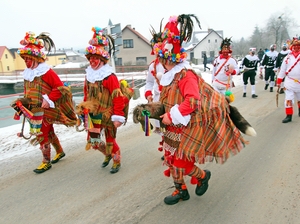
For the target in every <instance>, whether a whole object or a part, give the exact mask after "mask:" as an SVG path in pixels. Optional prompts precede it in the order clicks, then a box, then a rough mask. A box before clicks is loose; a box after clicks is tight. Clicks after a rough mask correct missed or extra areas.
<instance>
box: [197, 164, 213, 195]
mask: <svg viewBox="0 0 300 224" xmlns="http://www.w3.org/2000/svg"><path fill="white" fill-rule="evenodd" d="M204 172H205V177H204V179H199V181H198V184H197V187H196V190H195V193H196V195H198V196H201V195H204V194H205V192H206V191H207V189H208V181H209V179H210V176H211V173H210V171H209V170H204Z"/></svg>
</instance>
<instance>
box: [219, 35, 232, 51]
mask: <svg viewBox="0 0 300 224" xmlns="http://www.w3.org/2000/svg"><path fill="white" fill-rule="evenodd" d="M231 42H232V41H231V37H230V38H227V37H226V38H225V39H223V40H222V43H221V45H220V51H219V53H220V54H222V52H223V51H225V50H227V51H228V53H229V54H231V53H232V49H231Z"/></svg>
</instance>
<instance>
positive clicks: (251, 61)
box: [240, 47, 260, 98]
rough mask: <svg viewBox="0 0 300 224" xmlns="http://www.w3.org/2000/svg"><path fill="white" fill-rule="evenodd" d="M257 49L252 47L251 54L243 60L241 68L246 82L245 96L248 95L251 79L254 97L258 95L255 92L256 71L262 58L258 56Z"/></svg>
mask: <svg viewBox="0 0 300 224" xmlns="http://www.w3.org/2000/svg"><path fill="white" fill-rule="evenodd" d="M255 51H256V49H255V48H253V47H252V48H250V49H249V54H247V55H246V57H244V58H243V60H242V62H241V68H240V70H241V71H243V82H244V87H243V97H246V95H247V85H248V80H249V81H250V85H251V96H252V98H256V97H258V96H257V95H256V94H255V76H256V71H257V65H258V63H259V61H260V60H259V58H258V57H257V55H256V54H255Z"/></svg>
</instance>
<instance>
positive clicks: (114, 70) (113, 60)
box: [106, 20, 116, 73]
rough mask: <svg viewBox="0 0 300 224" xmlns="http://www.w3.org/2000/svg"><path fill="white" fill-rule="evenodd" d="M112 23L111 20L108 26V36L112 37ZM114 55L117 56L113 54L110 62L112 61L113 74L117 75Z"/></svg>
mask: <svg viewBox="0 0 300 224" xmlns="http://www.w3.org/2000/svg"><path fill="white" fill-rule="evenodd" d="M111 25H112V24H111V21H110V20H109V22H108V25H107V29H106V30H107V34H108V35H111V31H110V29H111ZM114 54H115V52H113V53H112V55H111V57H110V59H111V60H110V61H111V67H112V68H113V72H114V73H115V72H116V65H115V57H114Z"/></svg>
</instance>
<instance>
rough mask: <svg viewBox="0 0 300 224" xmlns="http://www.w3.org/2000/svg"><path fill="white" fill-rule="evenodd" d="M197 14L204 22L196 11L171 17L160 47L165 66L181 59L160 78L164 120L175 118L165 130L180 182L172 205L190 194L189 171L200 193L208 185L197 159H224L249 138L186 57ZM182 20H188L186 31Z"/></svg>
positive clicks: (166, 145)
mask: <svg viewBox="0 0 300 224" xmlns="http://www.w3.org/2000/svg"><path fill="white" fill-rule="evenodd" d="M191 17H194V18H195V19H196V21H197V23H198V25H199V26H200V23H199V21H198V19H197V17H195V16H194V15H180V16H178V17H177V16H174V17H170V20H169V22H168V23H167V25H166V26H165V30H164V32H163V35H162V36H163V37H164V38H163V39H164V41H163V43H162V44H161V45H157V46H155V47H154V49H155V51H157V52H158V53H157V56H158V57H159V59H160V61H161V63H162V64H163V65H164V66H166V65H167V64H169V63H170V64H171V65H175V66H173V67H172V69H170V70H169V71H167V72H166V73H165V74H164V75H163V76H162V78H161V82H160V84H161V85H162V86H163V88H162V91H161V94H160V102H161V103H162V104H163V105H164V109H165V114H164V115H163V117H164V118H163V121H164V119H165V118H166V117H168V120H171V124H168V125H166V128H165V129H166V131H165V132H164V144H163V149H164V152H165V155H164V157H165V161H164V163H165V164H166V165H167V166H168V167H169V169H168V170H166V171H165V175H167V176H168V175H171V176H172V177H173V181H174V184H175V188H176V190H175V191H174V193H173V194H172V195H170V196H167V197H165V199H164V202H165V203H166V204H169V205H172V204H176V203H178V202H179V201H180V200H188V199H189V198H190V196H189V193H188V190H187V186H186V185H185V181H184V176H186V175H188V176H191V177H192V179H191V182H192V184H197V187H196V190H195V193H196V195H198V196H201V195H203V194H204V193H205V192H206V191H207V189H208V181H209V179H210V177H211V173H210V171H209V170H201V169H200V168H199V167H198V166H196V165H195V163H198V164H203V163H205V161H213V160H215V161H216V162H218V163H224V162H225V161H226V160H227V159H228V157H229V156H230V155H231V154H236V153H238V152H239V151H240V150H241V149H242V148H243V147H244V144H245V143H247V142H246V141H245V140H244V139H243V138H242V136H241V134H240V132H239V130H238V129H237V128H236V126H235V125H234V124H233V122H232V120H231V119H230V116H229V104H228V102H227V100H226V98H225V96H224V95H223V94H220V93H219V92H217V91H215V90H214V89H213V88H212V87H211V86H210V85H209V84H207V83H205V81H204V80H203V79H202V78H200V77H199V76H197V75H196V74H195V73H194V72H193V71H192V68H191V66H190V65H189V63H188V62H187V61H186V56H187V55H186V53H185V52H184V49H183V48H181V43H182V41H183V40H187V41H189V40H190V34H191V33H192V28H193V22H192V20H191ZM178 24H180V25H182V24H184V26H180V27H181V29H180V31H179V30H178V28H177V26H178ZM254 132H255V131H254Z"/></svg>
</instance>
